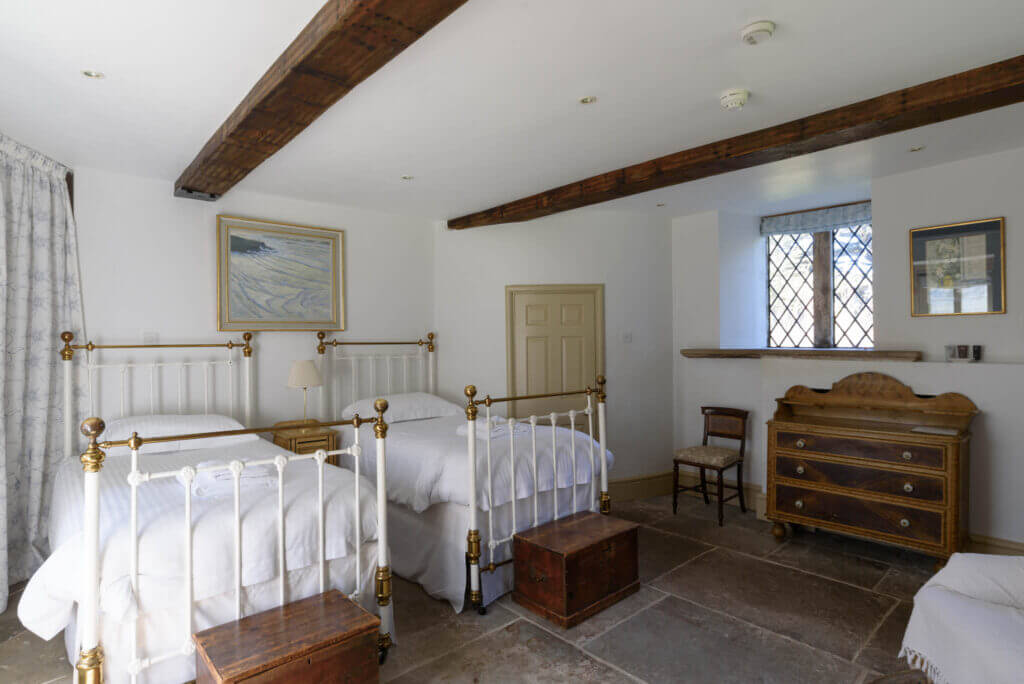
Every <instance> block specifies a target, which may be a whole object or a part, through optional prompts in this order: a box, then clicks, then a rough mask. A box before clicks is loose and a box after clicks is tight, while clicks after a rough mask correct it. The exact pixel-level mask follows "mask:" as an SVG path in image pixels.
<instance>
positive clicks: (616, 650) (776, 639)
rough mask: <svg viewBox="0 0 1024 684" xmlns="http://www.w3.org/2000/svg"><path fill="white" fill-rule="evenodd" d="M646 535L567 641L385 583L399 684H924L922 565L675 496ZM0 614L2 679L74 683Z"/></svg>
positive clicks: (653, 506)
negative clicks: (782, 534)
mask: <svg viewBox="0 0 1024 684" xmlns="http://www.w3.org/2000/svg"><path fill="white" fill-rule="evenodd" d="M614 514H615V515H619V516H621V517H623V518H627V519H630V520H634V521H636V522H638V523H640V524H641V525H642V527H641V529H640V575H641V577H640V578H641V581H642V583H643V586H642V587H641V589H640V591H639V592H638V593H636V594H634V595H633V596H630V597H629V598H627V599H626V600H624V601H622V602H620V603H619V604H617V605H615V606H613V607H611V608H609V609H608V610H606V611H604V612H602V613H600V614H598V615H596V616H594V617H592V618H590V619H589V620H587V621H586V622H584V623H583V624H581V625H578V626H577V627H574V628H572V629H569V630H562V629H559V628H558V627H555V626H554V625H551V624H549V623H547V622H545V621H544V620H542V619H540V618H538V617H536V616H534V615H533V614H532V613H529V612H528V611H526V610H524V609H523V608H521V607H520V606H518V605H517V604H515V603H513V602H512V601H511V600H510V599H509V597H504V598H502V599H501V600H499V601H498V602H496V603H494V604H492V605H491V606H490V608H489V610H488V613H487V615H485V616H479V615H477V614H476V613H474V612H465V613H462V614H461V615H456V614H455V613H454V612H453V611H452V610H451V608H450V607H449V606H448V604H447V603H444V602H441V601H436V600H434V599H432V598H430V597H429V596H427V595H426V594H425V593H424V592H423V591H422V590H421V589H420V588H419V587H418V586H417V585H415V584H412V583H410V582H405V581H403V580H401V579H396V581H395V612H396V625H397V632H398V640H399V643H398V645H397V646H395V647H394V648H393V649H392V652H391V655H390V656H389V658H388V661H387V663H386V664H385V665H384V667H383V668H382V671H381V679H382V680H383V681H395V682H403V683H405V682H565V681H575V682H638V681H640V682H715V683H722V682H780V683H786V684H795V683H798V682H813V683H819V682H829V683H831V682H851V683H858V682H873V681H875V680H877V679H879V678H882V677H884V678H885V679H884V680H883V681H886V682H896V681H898V682H900V683H901V684H912V683H916V682H923V681H924V680H923V679H922V678H921V677H920V676H918V675H917V674H915V673H911V672H907V666H906V664H905V663H902V662H900V661H898V660H897V658H896V655H897V653H898V651H899V646H900V641H901V639H902V636H903V630H904V628H905V626H906V623H907V620H908V619H909V617H910V609H911V599H912V597H913V595H914V593H915V592H916V591H917V589H918V588H919V587H920V586H921V585H922V584H923V583H924V582H925V581H926V580H927V579H928V577H929V576H930V575H931V572H932V567H933V564H934V561H933V560H932V559H929V558H926V557H924V556H921V555H918V554H914V553H910V552H906V551H900V550H897V549H891V548H888V547H884V546H880V545H875V544H869V543H867V542H861V541H857V540H852V539H846V538H842V537H838V536H833V535H829V534H825V533H821V532H819V533H802V534H798V535H796V536H795V537H793V538H791V539H789V540H788V541H786V542H785V543H782V544H779V543H777V542H776V541H775V540H774V539H773V538H772V536H771V534H770V532H769V530H770V524H769V523H766V522H763V521H759V520H757V519H756V518H755V516H754V514H753V513H752V512H751V513H747V514H746V515H742V514H741V513H740V512H739V509H737V508H733V507H731V506H727V507H726V524H725V526H724V527H721V528H720V527H718V525H717V521H716V513H715V508H714V506H713V505H712V506H705V505H704V504H703V502H702V501H701V500H700V499H698V498H692V497H682V498H681V500H680V510H679V514H678V515H675V516H673V515H672V504H671V499H670V497H658V498H654V499H648V500H643V501H631V502H624V503H618V504H616V505H615V506H614ZM18 593H19V592H18V591H15V592H14V593H13V594H12V600H11V602H10V605H9V607H8V610H7V612H6V613H4V614H3V615H0V681H5V682H7V681H10V682H25V683H26V684H40V683H44V682H45V683H47V684H49V683H50V682H63V681H71V676H70V675H71V668H70V666H69V665H68V664H67V661H66V660H65V658H64V654H63V639H62V638H61V637H57V638H55V639H53V640H52V641H50V642H43V641H42V640H40V639H38V638H36V637H35V636H34V635H32V634H31V633H28V632H26V631H24V630H23V629H22V628H21V624H20V623H19V622H18V619H17V616H16V614H15V609H16V608H15V607H16V605H17V600H18Z"/></svg>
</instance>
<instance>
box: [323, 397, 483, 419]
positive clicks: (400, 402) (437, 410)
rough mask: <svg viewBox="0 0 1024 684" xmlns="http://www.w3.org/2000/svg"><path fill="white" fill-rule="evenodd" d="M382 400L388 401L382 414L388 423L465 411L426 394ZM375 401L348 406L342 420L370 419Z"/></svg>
mask: <svg viewBox="0 0 1024 684" xmlns="http://www.w3.org/2000/svg"><path fill="white" fill-rule="evenodd" d="M383 398H384V399H387V401H388V411H387V413H385V414H384V420H385V421H387V422H388V423H401V422H403V421H406V420H422V419H424V418H441V417H442V416H456V415H459V414H460V413H462V412H463V411H464V410H465V409H463V408H462V407H461V406H459V405H458V404H453V403H452V402H450V401H445V400H444V399H442V398H441V397H436V396H434V395H433V394H427V393H426V392H409V393H407V394H391V395H387V396H385V397H383ZM375 401H377V399H376V398H374V399H360V400H359V401H357V402H354V403H352V404H349V405H348V406H346V407H345V410H344V411H342V412H341V417H342V419H343V420H345V419H349V418H351V417H352V416H354V415H355V414H357V413H358V414H359V417H360V418H370V417H372V416H375V415H377V411H376V410H374V408H373V402H375Z"/></svg>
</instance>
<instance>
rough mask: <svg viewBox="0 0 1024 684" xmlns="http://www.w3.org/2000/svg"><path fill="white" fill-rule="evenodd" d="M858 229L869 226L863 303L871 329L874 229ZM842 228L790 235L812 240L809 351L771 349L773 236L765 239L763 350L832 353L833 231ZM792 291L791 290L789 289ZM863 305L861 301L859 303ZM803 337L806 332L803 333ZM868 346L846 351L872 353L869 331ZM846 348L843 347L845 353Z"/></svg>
mask: <svg viewBox="0 0 1024 684" xmlns="http://www.w3.org/2000/svg"><path fill="white" fill-rule="evenodd" d="M857 225H861V226H865V225H866V226H869V227H870V228H871V231H872V232H871V240H870V249H871V257H872V269H871V271H872V272H871V280H870V282H871V285H872V292H871V299H870V300H869V301H868V302H865V304H867V305H868V306H870V307H871V315H872V328H873V327H874V325H873V320H874V226H873V224H872V222H870V221H864V222H863V223H860V224H857ZM842 228H843V227H839V228H832V229H830V230H818V231H809V230H808V231H794V232H793V233H790V234H791V235H801V234H804V235H806V234H810V235H811V238H812V244H811V249H810V251H809V254H810V257H811V290H812V295H811V315H812V317H813V319H814V320H813V325H812V328H811V332H810V339H811V345H812V346H810V347H799V346H786V347H783V346H775V345H773V344H772V291H773V288H772V266H773V264H772V245H771V239H772V238H773V237H775V235H772V234H769V235H765V241H764V246H765V265H766V268H765V276H766V277H765V293H766V295H767V296H766V301H765V304H766V307H765V312H766V315H767V319H766V323H767V326H766V328H767V330H766V340H765V346H766V348H768V349H836V346H835V338H836V336H835V328H836V319H835V252H834V247H833V245H834V242H835V233H836V231H837V230H841V229H842ZM791 287H792V286H791ZM862 301H863V299H862ZM804 334H805V335H806V334H807V333H806V332H805V333H804ZM786 337H788V338H790V340H792V336H791V335H790V334H789V333H787V334H786ZM870 337H871V345H870V346H865V347H850V349H874V348H875V339H874V330H873V329H872V330H871V334H870ZM845 348H846V347H844V349H845Z"/></svg>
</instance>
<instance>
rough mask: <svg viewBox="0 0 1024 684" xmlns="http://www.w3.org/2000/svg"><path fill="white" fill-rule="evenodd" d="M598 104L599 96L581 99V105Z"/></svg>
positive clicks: (588, 96)
mask: <svg viewBox="0 0 1024 684" xmlns="http://www.w3.org/2000/svg"><path fill="white" fill-rule="evenodd" d="M595 102H597V95H587V96H586V97H581V98H580V104H594V103H595Z"/></svg>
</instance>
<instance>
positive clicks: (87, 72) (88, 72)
mask: <svg viewBox="0 0 1024 684" xmlns="http://www.w3.org/2000/svg"><path fill="white" fill-rule="evenodd" d="M82 75H83V76H85V77H86V78H93V79H101V78H106V74H104V73H103V72H102V71H93V70H92V69H82Z"/></svg>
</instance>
